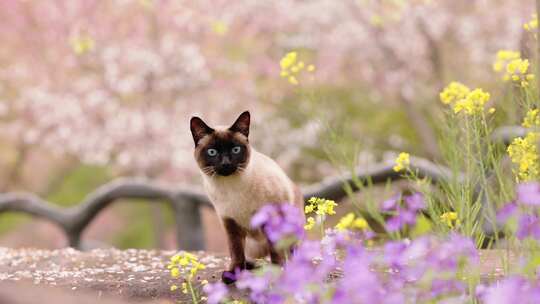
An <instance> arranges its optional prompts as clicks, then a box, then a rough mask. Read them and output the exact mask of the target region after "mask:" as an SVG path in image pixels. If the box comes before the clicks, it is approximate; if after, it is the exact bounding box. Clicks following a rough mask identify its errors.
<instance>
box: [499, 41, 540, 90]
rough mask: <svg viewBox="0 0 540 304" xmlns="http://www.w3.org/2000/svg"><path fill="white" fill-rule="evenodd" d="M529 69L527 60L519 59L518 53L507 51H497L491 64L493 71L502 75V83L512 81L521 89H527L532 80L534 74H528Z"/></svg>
mask: <svg viewBox="0 0 540 304" xmlns="http://www.w3.org/2000/svg"><path fill="white" fill-rule="evenodd" d="M529 68H530V62H529V60H527V59H521V55H520V53H519V52H515V51H509V50H501V51H499V52H498V53H497V59H496V60H495V63H493V70H495V71H496V72H502V73H504V74H503V80H504V81H512V82H513V83H515V84H517V85H519V86H521V87H523V88H526V87H528V86H529V82H530V81H532V80H533V79H534V74H531V73H529Z"/></svg>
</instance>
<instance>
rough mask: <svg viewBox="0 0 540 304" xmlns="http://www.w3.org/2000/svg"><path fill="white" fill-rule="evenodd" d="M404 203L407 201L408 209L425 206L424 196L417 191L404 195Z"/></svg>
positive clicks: (412, 209)
mask: <svg viewBox="0 0 540 304" xmlns="http://www.w3.org/2000/svg"><path fill="white" fill-rule="evenodd" d="M405 203H407V208H408V209H409V210H410V211H418V210H422V209H424V208H426V203H425V202H424V196H423V195H422V194H421V193H418V192H416V193H414V194H412V195H409V196H407V197H405Z"/></svg>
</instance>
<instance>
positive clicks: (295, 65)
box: [279, 52, 315, 85]
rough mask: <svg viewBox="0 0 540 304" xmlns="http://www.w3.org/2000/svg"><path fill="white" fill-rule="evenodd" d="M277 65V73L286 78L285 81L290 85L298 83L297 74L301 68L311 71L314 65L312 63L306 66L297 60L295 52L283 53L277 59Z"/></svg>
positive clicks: (300, 71)
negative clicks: (278, 69) (279, 58)
mask: <svg viewBox="0 0 540 304" xmlns="http://www.w3.org/2000/svg"><path fill="white" fill-rule="evenodd" d="M279 66H280V68H281V72H280V73H279V75H280V76H281V77H283V78H287V81H288V82H289V83H290V84H292V85H298V84H299V81H298V75H300V74H301V73H302V71H303V70H307V71H308V72H313V71H314V70H315V66H314V65H312V64H310V65H308V66H307V67H306V64H305V63H304V62H303V61H301V60H299V56H298V53H297V52H289V53H287V54H285V56H283V58H281V60H280V61H279Z"/></svg>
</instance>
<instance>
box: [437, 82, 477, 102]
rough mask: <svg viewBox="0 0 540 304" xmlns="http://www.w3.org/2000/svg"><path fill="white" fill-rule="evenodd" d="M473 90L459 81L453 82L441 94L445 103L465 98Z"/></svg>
mask: <svg viewBox="0 0 540 304" xmlns="http://www.w3.org/2000/svg"><path fill="white" fill-rule="evenodd" d="M470 91H471V90H470V89H469V88H468V87H467V86H466V85H464V84H462V83H459V82H456V81H454V82H451V83H450V84H449V85H448V86H447V87H446V88H445V89H444V90H443V91H442V92H441V93H440V94H439V97H440V99H441V102H442V103H444V104H453V103H455V102H457V101H459V100H462V99H464V98H465V97H466V96H467V94H469V92H470Z"/></svg>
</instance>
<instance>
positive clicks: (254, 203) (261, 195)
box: [203, 148, 298, 258]
mask: <svg viewBox="0 0 540 304" xmlns="http://www.w3.org/2000/svg"><path fill="white" fill-rule="evenodd" d="M203 179H204V187H205V190H206V192H207V194H208V196H209V198H210V201H212V204H213V205H214V207H215V209H216V211H217V213H218V215H219V216H220V218H226V217H229V218H232V219H234V220H235V221H236V222H237V223H238V224H239V225H240V226H242V227H243V228H244V229H247V230H249V229H250V221H251V217H252V216H253V215H254V214H255V213H256V212H257V210H259V209H260V208H261V207H262V206H264V205H266V204H269V203H274V204H276V203H290V204H295V203H296V202H298V198H297V197H295V185H294V184H293V182H292V181H291V180H290V179H289V177H288V176H287V175H286V174H285V172H284V171H283V170H282V169H281V168H280V167H279V165H278V164H277V163H276V162H275V161H274V160H272V159H271V158H269V157H267V156H266V155H264V154H262V153H259V152H257V151H256V150H254V149H253V148H251V156H250V160H249V163H248V165H247V167H246V169H245V170H244V171H242V172H237V173H236V174H233V175H231V176H218V175H214V176H208V175H206V174H204V173H203ZM266 244H267V243H266V240H265V239H264V237H263V236H262V235H256V234H255V235H253V234H252V235H250V236H249V237H248V239H247V241H246V255H247V256H248V257H249V258H258V257H262V256H265V255H267V253H268V251H267V247H266Z"/></svg>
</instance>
